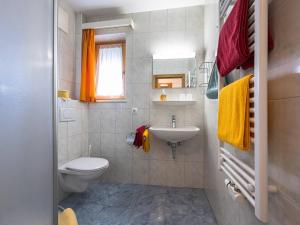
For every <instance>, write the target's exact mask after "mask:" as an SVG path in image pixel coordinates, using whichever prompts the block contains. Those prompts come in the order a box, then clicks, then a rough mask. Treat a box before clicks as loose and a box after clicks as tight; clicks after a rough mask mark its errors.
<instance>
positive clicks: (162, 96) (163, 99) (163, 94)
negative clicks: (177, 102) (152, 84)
mask: <svg viewBox="0 0 300 225" xmlns="http://www.w3.org/2000/svg"><path fill="white" fill-rule="evenodd" d="M166 99H167V94H166V90H165V89H162V90H161V95H160V101H166Z"/></svg>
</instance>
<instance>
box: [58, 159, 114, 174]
mask: <svg viewBox="0 0 300 225" xmlns="http://www.w3.org/2000/svg"><path fill="white" fill-rule="evenodd" d="M108 166H109V162H108V161H107V160H106V159H103V158H95V157H81V158H78V159H74V160H72V161H70V162H67V163H65V164H64V165H62V166H61V168H60V171H61V172H63V171H64V172H67V171H69V172H71V173H72V172H73V173H76V172H78V173H92V172H96V171H99V170H102V169H106V168H107V167H108Z"/></svg>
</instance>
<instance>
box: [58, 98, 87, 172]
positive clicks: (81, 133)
mask: <svg viewBox="0 0 300 225" xmlns="http://www.w3.org/2000/svg"><path fill="white" fill-rule="evenodd" d="M63 108H69V109H72V112H73V118H74V121H68V122H62V121H60V119H59V118H60V117H59V114H60V110H61V109H63ZM86 155H88V106H87V105H86V104H84V103H81V102H79V101H77V100H68V101H64V100H62V99H58V166H60V165H62V164H63V163H65V162H67V161H70V160H72V159H76V158H78V157H80V156H86Z"/></svg>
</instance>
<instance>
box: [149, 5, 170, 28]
mask: <svg viewBox="0 0 300 225" xmlns="http://www.w3.org/2000/svg"><path fill="white" fill-rule="evenodd" d="M167 17H168V10H158V11H152V12H151V32H157V31H166V30H167V29H168V20H167V19H166V18H167Z"/></svg>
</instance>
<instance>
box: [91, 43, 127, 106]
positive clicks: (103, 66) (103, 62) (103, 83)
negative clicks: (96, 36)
mask: <svg viewBox="0 0 300 225" xmlns="http://www.w3.org/2000/svg"><path fill="white" fill-rule="evenodd" d="M96 54H97V67H96V95H97V99H99V100H112V99H124V98H125V55H126V54H125V42H118V43H108V44H99V45H97V51H96Z"/></svg>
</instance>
